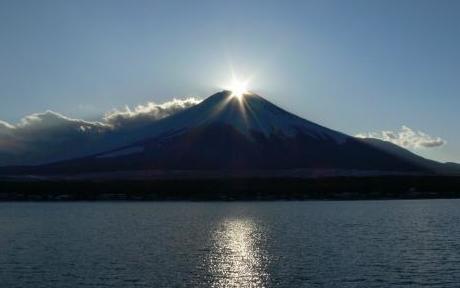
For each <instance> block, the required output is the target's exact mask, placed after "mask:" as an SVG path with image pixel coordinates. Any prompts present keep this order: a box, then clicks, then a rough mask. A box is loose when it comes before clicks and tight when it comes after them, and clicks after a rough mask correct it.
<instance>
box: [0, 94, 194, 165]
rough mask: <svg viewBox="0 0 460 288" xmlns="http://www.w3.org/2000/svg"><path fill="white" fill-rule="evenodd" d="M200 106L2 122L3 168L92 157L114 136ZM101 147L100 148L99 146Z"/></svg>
mask: <svg viewBox="0 0 460 288" xmlns="http://www.w3.org/2000/svg"><path fill="white" fill-rule="evenodd" d="M199 102H200V100H197V99H195V98H188V99H185V100H178V99H174V100H172V101H169V102H166V103H163V104H155V103H152V102H149V103H147V104H145V105H139V106H137V107H135V108H134V109H131V108H129V107H126V108H125V109H122V110H114V111H111V112H108V113H106V114H105V115H104V117H103V118H102V119H101V120H100V121H85V120H82V119H74V118H70V117H67V116H64V115H62V114H59V113H56V112H53V111H46V112H43V113H35V114H32V115H28V116H26V117H24V118H23V119H21V120H20V121H19V122H18V123H16V124H10V123H7V122H5V121H1V120H0V166H2V165H11V164H31V163H40V162H43V161H50V160H57V159H64V158H68V157H73V156H74V155H75V154H76V153H82V154H85V153H89V151H94V147H99V146H100V147H104V144H107V143H110V139H109V138H110V136H112V135H114V134H116V133H121V132H122V131H129V128H132V127H142V125H148V124H150V123H152V122H154V121H156V120H159V119H162V118H165V117H168V116H170V115H173V114H175V113H177V112H180V111H182V110H184V109H186V108H188V107H191V106H193V105H196V104H198V103H199ZM98 145H99V146H98Z"/></svg>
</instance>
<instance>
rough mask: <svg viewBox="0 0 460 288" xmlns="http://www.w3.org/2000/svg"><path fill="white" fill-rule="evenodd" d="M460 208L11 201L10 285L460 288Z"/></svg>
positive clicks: (2, 256) (2, 279)
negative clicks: (392, 287)
mask: <svg viewBox="0 0 460 288" xmlns="http://www.w3.org/2000/svg"><path fill="white" fill-rule="evenodd" d="M459 208H460V200H395V201H343V202H340V201H312V202H66V203H64V202H57V203H50V202H43V203H40V202H35V203H34V202H30V203H14V202H9V203H8V202H4V203H0V248H1V251H0V283H1V284H0V286H1V287H8V288H9V287H22V288H24V287H31V288H32V287H33V288H38V287H389V286H395V287H398V286H399V287H423V286H426V287H458V286H459V285H460V284H459V283H460V209H459Z"/></svg>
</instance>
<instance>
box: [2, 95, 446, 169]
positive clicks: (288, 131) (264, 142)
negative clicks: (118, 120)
mask: <svg viewBox="0 0 460 288" xmlns="http://www.w3.org/2000/svg"><path fill="white" fill-rule="evenodd" d="M129 139H131V140H132V142H131V144H128V145H121V146H120V147H118V148H116V149H109V150H107V151H105V152H103V153H96V154H92V155H90V156H86V157H80V158H76V159H71V160H67V161H60V162H55V163H51V164H46V165H39V166H26V167H8V168H3V169H0V173H3V174H5V173H6V174H23V173H28V174H42V173H43V174H56V173H66V174H72V173H93V172H114V171H132V170H162V171H164V170H193V171H198V170H200V171H205V170H206V171H209V170H214V171H215V170H219V171H248V170H293V169H306V170H310V171H320V170H332V171H374V172H380V173H436V172H438V170H436V169H434V168H436V167H437V166H436V164H435V163H437V162H434V161H430V160H426V159H424V158H421V157H419V156H416V155H415V154H411V153H410V152H408V151H406V150H404V149H402V148H399V147H393V146H389V147H388V146H387V144H386V142H385V143H383V144H382V143H379V144H376V143H375V141H371V140H363V139H358V138H355V137H351V136H348V135H346V134H343V133H340V132H337V131H334V130H331V129H329V128H326V127H323V126H321V125H318V124H315V123H313V122H310V121H308V120H305V119H302V118H300V117H298V116H296V115H294V114H291V113H289V112H287V111H285V110H283V109H281V108H279V107H277V106H276V105H274V104H272V103H271V102H269V101H267V100H266V99H264V98H262V97H260V96H258V95H256V94H253V93H249V94H246V95H245V96H244V97H242V98H239V97H234V96H232V93H231V92H230V91H222V92H219V93H216V94H214V95H212V96H210V97H208V98H207V99H205V100H204V101H203V102H201V103H200V104H198V105H195V106H193V107H191V108H188V109H186V110H184V111H182V112H179V113H177V114H174V115H172V116H169V117H167V118H164V119H162V120H159V121H156V122H155V123H152V125H148V126H146V127H142V128H139V129H138V130H136V131H131V132H130V134H126V135H124V138H123V141H124V142H129ZM117 141H118V142H117ZM113 143H122V142H121V141H119V139H114V141H113ZM114 145H115V144H114ZM391 145H392V144H391ZM390 148H391V149H390ZM408 153H410V154H408ZM437 164H439V163H437ZM439 165H440V164H439Z"/></svg>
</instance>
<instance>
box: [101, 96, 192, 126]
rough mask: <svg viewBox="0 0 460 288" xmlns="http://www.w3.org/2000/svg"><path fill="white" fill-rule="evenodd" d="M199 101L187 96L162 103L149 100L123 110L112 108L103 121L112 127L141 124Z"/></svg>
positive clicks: (168, 114)
mask: <svg viewBox="0 0 460 288" xmlns="http://www.w3.org/2000/svg"><path fill="white" fill-rule="evenodd" d="M200 102H201V101H200V100H198V99H196V98H187V99H184V100H180V99H174V100H172V101H169V102H166V103H163V104H155V103H153V102H149V103H147V104H145V105H138V106H136V107H135V108H134V109H131V108H129V107H125V108H124V109H123V110H114V111H111V112H108V113H106V115H105V116H104V122H105V123H107V124H108V125H110V126H112V127H114V128H119V127H125V126H127V125H142V124H144V123H145V122H151V121H155V120H159V119H162V118H165V117H168V116H170V115H172V114H175V113H177V112H180V111H182V110H184V109H186V108H189V107H191V106H194V105H196V104H198V103H200Z"/></svg>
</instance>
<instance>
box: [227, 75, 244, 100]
mask: <svg viewBox="0 0 460 288" xmlns="http://www.w3.org/2000/svg"><path fill="white" fill-rule="evenodd" d="M248 84H249V80H244V81H242V80H240V79H238V78H237V77H236V76H233V77H232V81H231V82H230V84H229V85H227V87H226V89H227V90H230V91H231V92H232V94H231V96H232V97H236V98H238V99H239V100H241V99H243V97H244V95H246V94H248V93H249V91H248Z"/></svg>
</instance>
